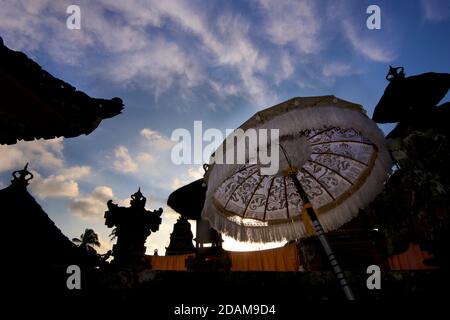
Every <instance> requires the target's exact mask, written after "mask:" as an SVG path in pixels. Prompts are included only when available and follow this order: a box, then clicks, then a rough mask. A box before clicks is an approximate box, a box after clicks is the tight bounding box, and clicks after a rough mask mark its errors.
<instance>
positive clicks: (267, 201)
mask: <svg viewBox="0 0 450 320" xmlns="http://www.w3.org/2000/svg"><path fill="white" fill-rule="evenodd" d="M274 181H275V177H272V181H271V182H270V187H269V192H268V193H267V199H266V206H265V207H264V216H263V220H266V212H267V205H268V204H269V197H270V191H271V190H272V186H273V182H274Z"/></svg>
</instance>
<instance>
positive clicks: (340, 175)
mask: <svg viewBox="0 0 450 320" xmlns="http://www.w3.org/2000/svg"><path fill="white" fill-rule="evenodd" d="M308 161H309V162H313V163H315V164H318V165H319V166H321V167H323V168H325V169H328V170H330V171H332V172H334V173H335V174H337V175H338V176H339V177H341V178H342V179H344V180H345V181H347V182H348V183H350V185H353V182H351V181H350V180H348V178H346V177H344V176H343V175H342V174H340V173H339V172H338V171H336V170H334V169H331V168H330V167H328V166H326V165H324V164H322V163H320V162H317V161H314V160H311V159H309V160H308Z"/></svg>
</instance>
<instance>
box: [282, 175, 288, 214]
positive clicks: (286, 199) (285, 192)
mask: <svg viewBox="0 0 450 320" xmlns="http://www.w3.org/2000/svg"><path fill="white" fill-rule="evenodd" d="M283 181H284V197H285V201H286V214H287V219H289V202H288V197H287V186H286V176H284V177H283Z"/></svg>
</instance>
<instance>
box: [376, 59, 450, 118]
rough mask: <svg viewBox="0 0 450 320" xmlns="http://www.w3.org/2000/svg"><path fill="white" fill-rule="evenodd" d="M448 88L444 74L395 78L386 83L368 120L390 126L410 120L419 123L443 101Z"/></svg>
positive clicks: (447, 78)
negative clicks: (417, 120)
mask: <svg viewBox="0 0 450 320" xmlns="http://www.w3.org/2000/svg"><path fill="white" fill-rule="evenodd" d="M399 68H401V67H399ZM397 69H398V68H397ZM388 80H389V79H388ZM449 88H450V74H448V73H435V72H428V73H423V74H419V75H415V76H410V77H404V74H402V76H397V77H395V78H393V79H391V80H390V83H389V85H388V86H387V87H386V90H385V91H384V94H383V96H382V97H381V99H380V101H379V102H378V104H377V105H376V107H375V110H374V113H373V117H372V119H373V120H374V121H375V122H377V123H393V122H399V121H404V120H411V119H412V118H414V117H416V118H419V120H420V119H421V118H422V117H423V115H425V114H426V113H429V112H430V111H436V110H434V109H435V108H434V107H436V105H437V104H438V103H439V102H440V101H441V100H442V99H443V98H444V97H445V95H446V94H447V92H448V90H449Z"/></svg>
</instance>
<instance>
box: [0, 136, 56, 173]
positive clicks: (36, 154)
mask: <svg viewBox="0 0 450 320" xmlns="http://www.w3.org/2000/svg"><path fill="white" fill-rule="evenodd" d="M63 149H64V146H63V139H62V138H58V139H53V140H34V141H19V142H18V143H16V144H14V145H0V154H1V155H2V156H1V157H0V172H4V171H11V170H17V169H21V168H23V166H24V165H25V163H27V162H28V163H29V164H30V167H34V168H36V167H43V168H61V167H63V163H64V158H63Z"/></svg>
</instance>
